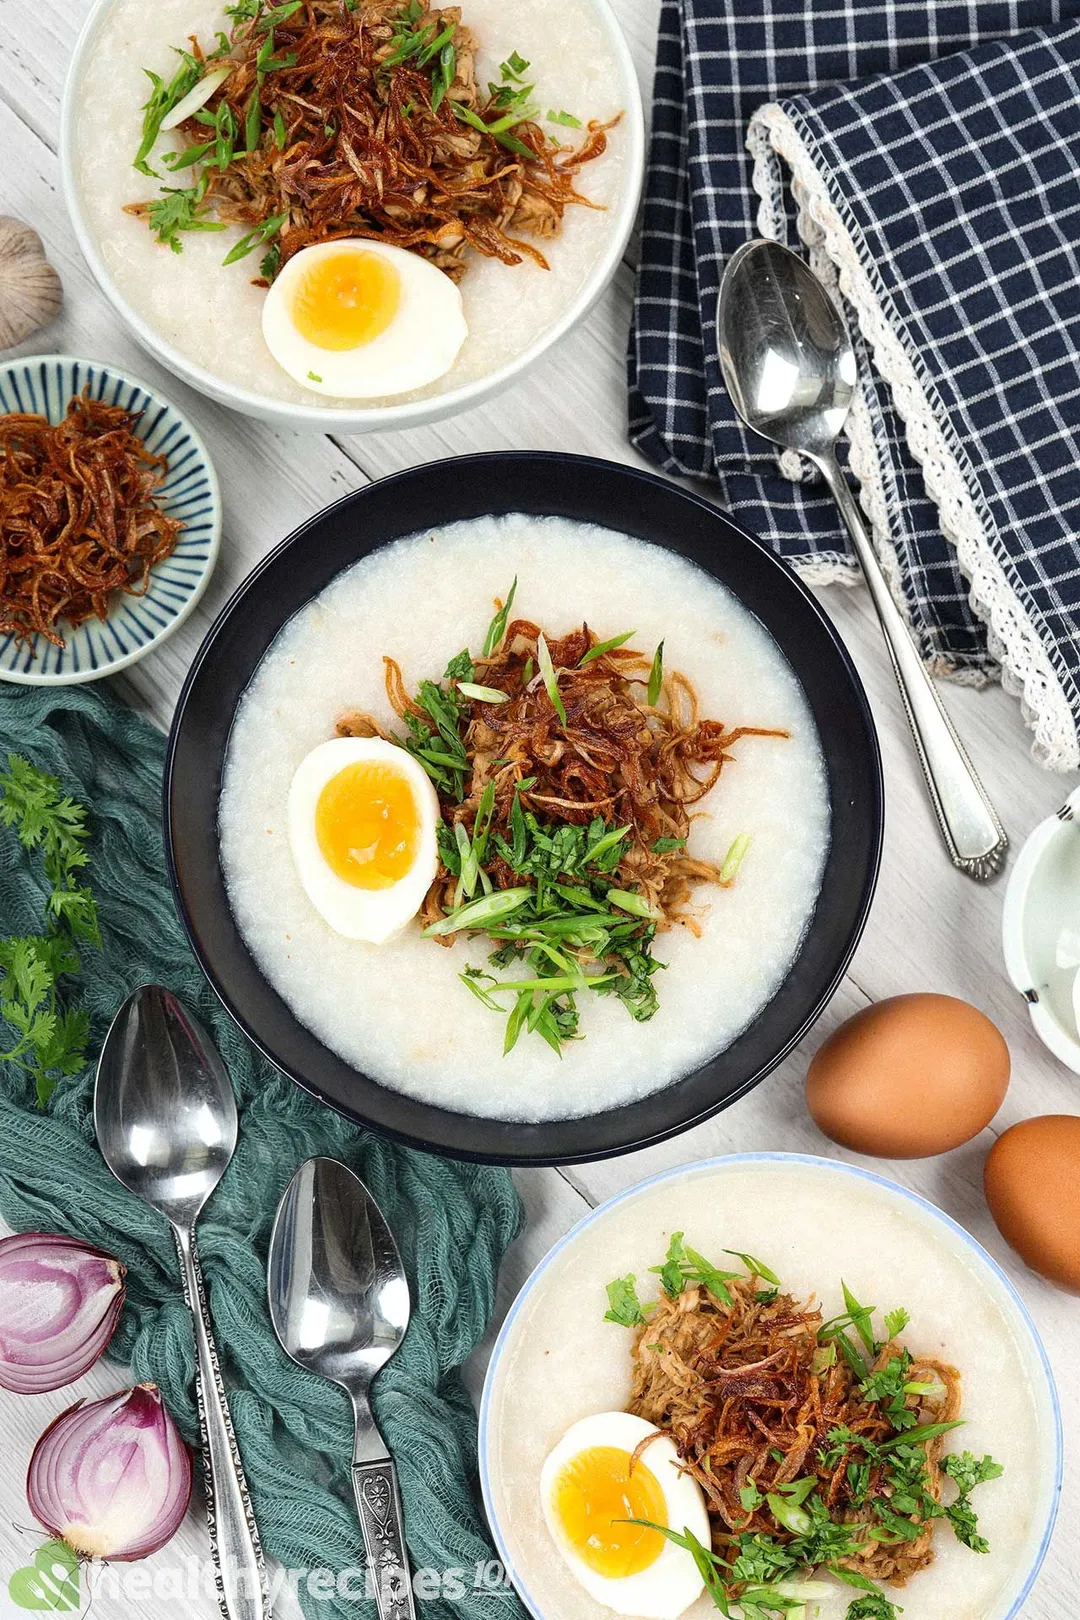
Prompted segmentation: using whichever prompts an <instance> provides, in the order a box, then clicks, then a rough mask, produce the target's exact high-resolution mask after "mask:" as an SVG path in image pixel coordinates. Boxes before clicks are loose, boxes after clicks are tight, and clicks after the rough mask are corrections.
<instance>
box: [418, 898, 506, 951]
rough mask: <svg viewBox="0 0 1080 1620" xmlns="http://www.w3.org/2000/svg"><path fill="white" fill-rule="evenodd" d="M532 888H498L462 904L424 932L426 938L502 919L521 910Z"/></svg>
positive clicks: (454, 932)
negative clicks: (469, 903)
mask: <svg viewBox="0 0 1080 1620" xmlns="http://www.w3.org/2000/svg"><path fill="white" fill-rule="evenodd" d="M532 893H533V891H532V889H498V890H497V891H496V892H495V893H494V894H485V895H483V896H482V897H481V898H480V899H479V900H474V901H473V902H472V904H471V905H468V906H461V907H460V908H459V909H458V910H456V911H452V912H451V913H450V915H449V916H448V917H440V918H439V920H438V922H433V923H432V924H431V925H430V927H428V928H425V929H424V932H423V936H422V937H423V938H424V939H433V938H434V937H435V936H436V935H438V934H456V933H457V932H458V930H459V929H462V928H477V927H479V926H480V924H481V923H489V922H495V921H496V920H498V921H501V920H502V919H503V918H504V917H509V916H510V915H511V914H512V913H513V912H515V911H520V909H521V907H522V906H523V905H524V904H525V902H526V901H527V900H529V899H531V897H532Z"/></svg>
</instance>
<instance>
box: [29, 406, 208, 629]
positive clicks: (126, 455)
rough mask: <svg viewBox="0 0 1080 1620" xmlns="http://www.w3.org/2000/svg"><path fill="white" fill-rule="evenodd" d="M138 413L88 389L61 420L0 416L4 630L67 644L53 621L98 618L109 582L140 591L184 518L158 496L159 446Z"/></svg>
mask: <svg viewBox="0 0 1080 1620" xmlns="http://www.w3.org/2000/svg"><path fill="white" fill-rule="evenodd" d="M138 425H139V413H137V412H131V411H126V410H124V409H123V408H122V407H121V406H119V405H107V404H105V403H104V401H102V400H100V399H93V398H91V397H90V393H89V390H88V389H86V390H84V391H83V393H82V394H79V395H76V396H75V397H74V398H73V399H72V400H71V401H70V402H69V404H68V407H67V413H66V415H65V416H64V419H63V421H62V422H59V423H57V424H56V425H53V424H52V423H50V422H49V421H48V419H47V418H46V417H44V416H37V415H34V414H31V413H30V412H13V413H12V414H10V415H8V416H0V634H3V635H14V636H15V637H16V638H17V640H19V641H20V642H24V643H25V644H26V645H27V646H28V647H31V648H32V647H33V645H34V638H35V637H36V636H39V635H41V636H44V637H45V639H46V640H47V641H50V642H52V643H53V645H54V646H57V647H63V646H64V645H65V641H64V638H63V636H62V634H61V632H60V629H59V624H60V621H61V620H63V621H65V622H66V623H67V624H69V625H71V626H72V627H75V626H78V625H80V624H82V623H83V621H84V620H86V619H89V618H91V617H93V616H95V615H96V616H97V618H99V619H104V618H105V617H106V616H107V614H108V611H109V597H110V594H111V593H112V592H113V591H118V590H119V591H126V592H127V593H128V594H129V595H135V596H138V595H141V594H143V593H144V592H145V591H146V589H147V587H148V583H149V578H150V570H151V569H152V568H153V567H154V565H155V564H156V563H159V562H161V561H162V559H163V558H165V557H168V556H169V555H170V554H171V552H172V551H173V550H174V548H175V546H176V542H177V538H178V536H179V534H180V531H181V529H182V528H183V523H182V521H181V520H180V519H179V518H174V517H169V516H168V515H167V514H166V513H165V512H164V511H162V509H161V507H160V506H159V504H158V499H157V497H158V492H159V490H160V486H161V484H162V481H163V479H164V477H165V474H166V471H167V465H168V464H167V461H166V458H165V457H164V456H159V455H154V454H152V453H151V452H150V451H149V450H147V448H146V446H145V444H144V443H143V441H142V439H141V438H140V437H139V434H138V431H137V430H138Z"/></svg>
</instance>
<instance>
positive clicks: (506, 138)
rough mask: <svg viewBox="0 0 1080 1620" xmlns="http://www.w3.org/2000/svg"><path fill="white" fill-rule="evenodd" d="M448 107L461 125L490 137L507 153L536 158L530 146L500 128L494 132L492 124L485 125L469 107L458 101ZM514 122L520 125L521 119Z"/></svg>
mask: <svg viewBox="0 0 1080 1620" xmlns="http://www.w3.org/2000/svg"><path fill="white" fill-rule="evenodd" d="M450 105H451V106H452V107H453V109H454V117H455V118H457V119H458V120H459V121H460V122H461V123H463V124H469V125H470V126H471V127H472V128H473V129H478V130H481V131H482V132H483V134H485V135H490V136H491V138H492V140H494V141H498V143H499V145H500V146H505V147H506V149H507V151H508V152H516V153H517V154H518V156H519V157H526V158H534V157H535V156H536V153H535V152H534V151H533V149H532V147H531V146H526V144H525V142H524V141H519V140H518V138H517V136H516V135H511V133H510V131H509V130H504V129H501V128H500V129H499V130H498V131H496V129H495V126H494V125H493V124H485V123H484V120H483V119H482V118H481V117H480V116H479V114H478V113H474V112H473V110H472V108H471V107H465V106H463V105H462V103H461V102H460V101H452V102H451V103H450ZM514 122H515V123H520V122H521V119H520V118H516V119H515V120H514Z"/></svg>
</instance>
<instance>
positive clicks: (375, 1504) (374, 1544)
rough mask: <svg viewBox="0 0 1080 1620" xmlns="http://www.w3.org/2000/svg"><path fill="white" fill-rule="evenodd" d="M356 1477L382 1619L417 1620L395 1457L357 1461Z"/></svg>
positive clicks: (376, 1598) (354, 1467) (359, 1505)
mask: <svg viewBox="0 0 1080 1620" xmlns="http://www.w3.org/2000/svg"><path fill="white" fill-rule="evenodd" d="M352 1478H353V1491H354V1492H355V1495H356V1511H357V1513H358V1514H359V1516H360V1529H361V1530H362V1531H363V1534H364V1550H365V1551H366V1553H367V1560H368V1569H369V1570H370V1571H371V1578H372V1580H373V1581H374V1583H375V1603H376V1606H377V1608H378V1611H379V1620H415V1615H416V1610H415V1609H414V1607H413V1595H412V1582H411V1581H410V1579H409V1562H408V1555H407V1554H406V1551H405V1526H404V1520H403V1518H402V1513H401V1492H400V1491H399V1490H398V1479H397V1469H396V1468H395V1467H394V1461H393V1458H392V1457H383V1458H380V1459H378V1460H376V1461H374V1462H354V1463H353V1469H352Z"/></svg>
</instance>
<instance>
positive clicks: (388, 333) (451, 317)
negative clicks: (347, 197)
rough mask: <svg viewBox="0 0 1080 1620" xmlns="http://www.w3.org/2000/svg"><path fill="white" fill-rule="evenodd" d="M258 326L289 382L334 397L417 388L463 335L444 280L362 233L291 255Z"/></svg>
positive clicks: (443, 366)
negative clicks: (286, 373) (362, 236)
mask: <svg viewBox="0 0 1080 1620" xmlns="http://www.w3.org/2000/svg"><path fill="white" fill-rule="evenodd" d="M262 326H263V337H264V339H265V341H266V346H267V348H268V349H269V350H270V353H271V354H272V355H273V357H274V359H275V360H276V361H277V363H278V365H279V366H281V367H282V368H283V369H284V370H285V371H287V372H288V373H289V376H290V377H295V378H296V381H297V382H300V383H303V385H304V387H305V388H311V389H313V390H314V391H315V392H316V393H317V394H333V395H336V396H337V398H339V399H379V398H381V397H383V396H384V395H390V394H405V393H408V392H409V391H410V390H411V389H413V388H423V387H424V386H425V384H427V383H430V382H434V381H435V379H436V378H437V377H441V376H442V375H443V373H444V372H447V371H449V370H450V367H451V366H452V365H453V363H454V361H455V359H456V358H457V353H458V350H459V349H460V348H461V345H462V344H463V343H464V341H465V338H466V336H467V335H468V330H469V329H468V327H467V326H466V324H465V316H464V315H463V314H462V310H461V294H460V293H459V292H458V290H457V288H456V287H455V285H454V283H453V282H452V281H451V280H450V278H449V276H446V275H444V274H443V272H442V271H441V270H439V269H437V268H436V266H435V265H433V264H431V263H430V262H429V261H428V260H427V259H424V258H421V257H420V255H419V254H417V253H406V252H405V250H404V248H396V247H387V246H385V245H384V244H383V243H381V242H369V241H366V240H364V239H362V238H359V237H349V238H346V239H343V240H341V241H338V242H319V243H317V244H316V246H314V247H308V248H301V250H300V252H299V253H296V254H294V255H293V257H292V258H291V259H290V260H289V262H288V263H287V264H286V265H285V267H284V269H283V270H282V271H281V272H280V274H279V275H278V276H277V278H276V280H275V281H274V282H273V284H272V286H271V288H270V291H269V292H268V293H267V295H266V302H265V303H264V304H263V317H262Z"/></svg>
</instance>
